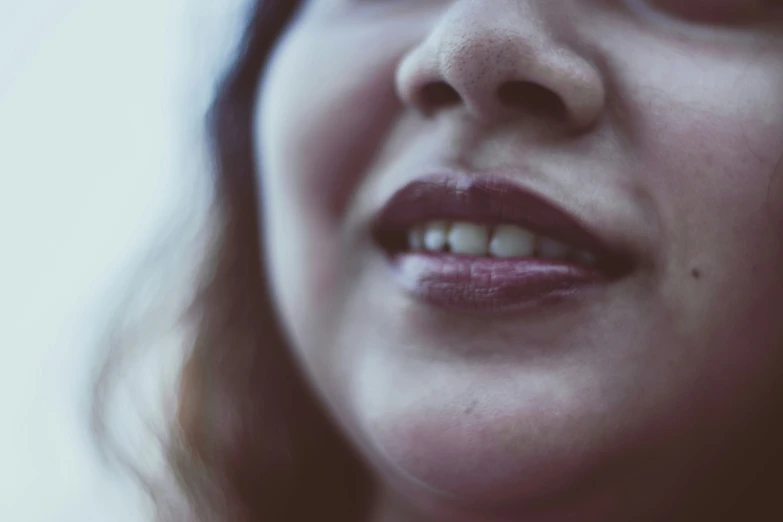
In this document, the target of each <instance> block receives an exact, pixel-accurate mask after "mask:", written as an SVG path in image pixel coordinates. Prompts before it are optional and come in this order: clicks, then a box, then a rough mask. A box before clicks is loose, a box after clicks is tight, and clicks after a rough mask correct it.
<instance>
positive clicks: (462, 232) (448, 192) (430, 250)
mask: <svg viewBox="0 0 783 522" xmlns="http://www.w3.org/2000/svg"><path fill="white" fill-rule="evenodd" d="M373 235H374V238H375V241H376V243H377V244H378V246H379V247H380V248H381V249H382V250H383V251H384V253H385V254H386V257H387V258H388V260H389V262H390V264H391V266H392V268H393V271H394V273H395V276H396V279H397V280H398V282H399V283H400V284H401V285H402V286H403V287H404V289H405V290H406V291H407V292H408V293H410V294H411V295H412V296H414V297H415V298H417V299H420V300H422V301H424V302H427V303H429V304H431V305H434V306H437V307H445V308H451V309H457V310H463V311H473V312H498V311H506V310H509V309H516V308H520V307H525V306H530V305H535V304H543V303H545V302H550V301H552V300H554V299H557V298H565V297H568V296H574V295H576V294H579V293H580V292H581V291H584V290H587V289H589V288H594V287H596V286H600V285H606V284H610V283H612V282H614V281H616V280H617V279H619V278H622V277H624V276H625V275H627V274H628V273H629V272H630V271H631V269H632V263H631V260H630V257H629V256H628V255H626V254H624V253H622V252H621V251H619V250H618V249H615V248H612V247H611V246H609V245H607V244H606V242H605V241H604V240H603V239H602V238H601V237H600V235H599V234H597V233H595V232H592V231H591V230H590V229H589V228H588V227H587V226H584V225H583V224H581V223H580V222H579V220H578V219H577V218H575V217H573V216H572V215H570V214H569V213H568V212H566V211H564V210H562V209H560V208H559V207H558V206H556V205H554V204H552V203H550V202H549V201H547V200H546V199H545V198H542V197H540V196H538V195H537V194H534V193H531V192H530V191H527V190H525V189H524V188H522V187H519V186H518V185H516V184H515V183H512V182H509V181H507V180H504V179H499V178H490V177H468V178H466V177H457V176H452V175H442V176H437V177H430V178H426V179H424V180H419V181H415V182H413V183H411V184H409V185H407V186H406V187H403V188H402V189H401V190H400V191H398V192H397V193H396V194H395V195H394V196H393V197H392V198H391V199H390V201H389V202H388V203H387V204H386V205H385V206H384V208H383V209H382V210H381V211H380V212H379V214H378V216H377V218H376V220H375V221H374V224H373Z"/></svg>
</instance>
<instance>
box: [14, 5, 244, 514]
mask: <svg viewBox="0 0 783 522" xmlns="http://www.w3.org/2000/svg"><path fill="white" fill-rule="evenodd" d="M247 8H248V1H247V0H133V1H131V0H0V356H2V359H0V360H1V361H2V362H1V363H0V520H2V521H8V522H72V521H73V522H76V521H79V522H85V521H86V522H103V521H112V522H123V521H132V522H136V521H142V520H149V512H148V511H146V509H145V504H144V502H143V497H142V495H141V492H140V489H139V488H138V487H136V486H135V484H134V483H133V481H132V480H130V479H129V478H127V477H126V476H124V475H123V474H122V473H119V472H118V471H117V469H116V468H113V467H111V466H110V467H106V466H104V463H103V462H102V461H101V459H100V458H99V454H98V452H97V451H96V449H95V443H94V441H93V439H92V437H91V429H90V408H91V399H92V396H91V394H92V388H91V386H92V380H93V378H94V375H95V368H96V366H97V365H98V364H99V363H100V361H101V360H102V358H103V356H104V352H105V349H106V347H105V330H106V327H107V323H108V322H110V321H113V320H115V316H114V314H115V311H116V309H117V305H118V303H120V302H122V300H123V299H124V293H125V292H127V290H128V285H131V286H133V285H134V284H135V283H134V281H139V280H143V276H141V279H139V277H140V275H139V274H140V268H141V267H142V266H151V264H154V263H155V262H156V259H158V258H157V257H156V256H157V255H158V254H152V255H151V254H150V246H151V245H153V244H154V245H157V248H160V247H161V246H162V247H164V248H163V249H164V250H165V247H166V246H167V244H168V243H169V242H170V243H171V244H172V245H173V244H175V243H176V242H177V241H178V240H179V239H180V237H179V234H181V233H183V232H182V230H183V228H182V227H183V226H184V227H185V228H187V227H188V224H189V223H190V224H192V223H193V222H194V220H193V216H197V215H199V213H202V214H203V209H204V208H205V207H206V201H208V196H209V194H208V192H209V191H208V184H207V183H205V180H206V171H207V170H208V168H207V167H208V164H207V160H206V154H205V150H204V143H203V138H204V137H203V135H202V129H201V127H200V125H201V118H202V117H203V113H204V110H205V108H206V106H207V104H208V101H209V99H210V97H211V95H212V92H213V89H214V86H215V81H216V79H217V78H218V77H219V75H220V72H221V71H222V70H223V69H224V68H225V67H226V66H227V65H228V60H229V58H230V55H231V53H232V52H233V49H234V45H235V42H236V40H237V39H238V37H239V33H240V28H241V26H242V23H243V21H244V19H245V14H246V10H247ZM191 228H193V227H191ZM172 248H173V247H172ZM159 257H160V258H161V259H162V258H164V257H166V256H164V255H162V254H160V255H159ZM169 257H170V256H169ZM172 259H178V260H179V261H177V262H181V261H182V258H181V256H180V257H176V256H174V257H173V258H172ZM150 260H152V263H150ZM143 270H144V269H142V270H141V272H143ZM164 279H165V277H164ZM157 284H158V283H154V282H153V283H152V287H151V288H152V289H153V291H154V290H160V291H162V292H164V293H165V290H164V289H163V287H162V286H161V285H158V286H155V285H157ZM158 298H159V296H158V297H156V296H154V295H153V296H152V297H150V296H148V297H147V301H146V302H147V303H148V304H149V303H150V302H152V303H155V302H156V299H158ZM142 324H143V323H142ZM142 329H143V326H142ZM175 344H176V343H175ZM164 348H165V343H162V344H160V345H156V346H155V348H154V350H153V352H152V354H151V355H152V357H151V358H150V359H149V361H150V362H149V364H152V367H154V368H155V369H156V370H160V372H159V373H160V374H167V373H168V374H171V375H173V374H174V370H173V368H175V367H176V365H175V364H173V363H172V361H176V358H172V357H168V360H169V362H168V363H164V360H166V357H165V356H164V355H163V353H162V352H163V351H164V350H163V349H164ZM164 376H165V375H164ZM143 377H144V378H141V379H136V380H135V381H134V382H133V384H132V385H131V386H130V387H129V388H128V390H130V391H128V392H127V393H126V395H127V397H126V403H125V406H122V407H119V408H115V410H114V414H115V416H116V418H115V419H114V420H115V421H117V423H116V426H119V428H118V429H117V431H118V433H119V436H120V438H122V439H123V444H125V445H126V446H127V447H129V448H130V451H131V452H132V453H133V454H135V455H139V456H140V457H139V459H140V460H144V459H147V461H148V462H147V463H148V464H151V465H154V464H155V463H156V462H157V460H156V459H159V455H158V454H157V453H156V452H157V448H156V445H155V440H154V439H152V438H150V437H149V436H148V434H147V435H145V433H146V432H145V430H144V428H143V427H141V428H140V427H138V426H135V425H136V424H139V423H138V422H137V420H138V419H137V417H138V415H136V413H137V412H136V411H135V410H134V408H135V407H136V406H138V405H139V404H140V403H144V402H145V401H146V404H147V405H152V404H156V403H157V399H159V398H160V395H156V393H157V392H156V391H155V389H156V386H158V385H159V380H160V379H158V377H160V375H158V374H155V375H153V373H149V372H147V373H145V374H144V376H143ZM145 393H146V394H147V395H146V396H145ZM158 413H160V412H158ZM134 426H135V427H134Z"/></svg>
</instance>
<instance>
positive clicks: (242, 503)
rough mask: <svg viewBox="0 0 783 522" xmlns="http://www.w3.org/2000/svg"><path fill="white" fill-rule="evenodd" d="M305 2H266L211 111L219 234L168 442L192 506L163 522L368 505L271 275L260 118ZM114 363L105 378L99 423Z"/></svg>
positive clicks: (346, 512)
mask: <svg viewBox="0 0 783 522" xmlns="http://www.w3.org/2000/svg"><path fill="white" fill-rule="evenodd" d="M298 4H299V2H298V1H292V0H259V1H258V2H257V3H256V5H255V7H254V8H253V10H252V16H251V18H250V23H249V26H248V28H247V30H246V33H245V35H244V37H243V39H242V42H241V46H240V49H239V52H238V55H237V58H236V61H235V62H234V64H233V66H232V67H231V69H230V70H229V72H228V74H227V75H226V77H225V78H224V80H223V82H222V84H221V86H220V89H219V92H218V95H217V97H216V98H215V100H214V101H213V104H212V107H211V109H210V111H209V114H208V115H207V122H206V123H207V125H208V130H209V134H210V137H211V146H212V154H213V157H214V162H215V167H216V168H215V180H214V181H215V187H214V193H215V200H214V203H213V204H214V214H213V216H214V219H215V223H214V225H215V226H216V230H217V232H216V235H215V238H214V242H213V243H212V246H211V247H210V252H209V255H208V257H207V259H206V262H205V264H204V266H203V268H202V271H201V274H202V275H201V276H200V284H199V288H198V291H197V294H196V297H195V299H194V301H193V303H192V304H191V306H190V307H189V309H188V310H187V312H186V315H185V318H186V321H191V322H193V323H194V325H195V336H194V342H193V346H192V352H191V353H190V356H189V358H188V360H187V362H186V364H185V366H184V367H183V369H182V373H181V382H180V387H179V401H178V402H179V403H178V406H177V415H176V417H177V419H176V420H175V421H174V422H173V425H172V433H171V434H168V435H169V436H167V437H166V439H168V440H167V442H166V444H167V445H168V448H167V451H166V453H167V455H168V461H169V465H170V469H171V471H172V472H173V477H172V480H173V481H176V483H177V484H178V486H179V489H180V490H181V491H182V493H184V497H185V499H186V506H181V507H180V508H172V507H171V506H168V507H166V508H165V509H159V510H158V518H159V519H166V520H177V521H181V520H188V521H190V520H210V521H221V522H229V521H230V522H241V521H248V522H249V521H253V522H259V521H264V522H283V521H299V520H301V521H305V520H307V521H308V522H309V521H310V520H314V519H316V518H318V519H323V518H324V517H326V518H327V519H328V520H340V521H341V522H351V521H358V520H360V519H361V518H364V516H365V515H366V512H367V508H368V506H369V497H370V493H371V485H370V480H369V476H368V475H367V472H366V470H365V469H364V467H363V466H362V464H361V463H360V462H359V460H358V459H357V457H356V456H355V454H354V453H353V452H352V450H351V449H350V448H349V447H348V445H347V444H346V443H345V441H344V440H343V439H342V438H341V435H340V434H339V432H338V430H337V429H335V426H334V425H333V423H332V422H331V421H330V419H329V418H328V417H327V415H326V414H325V412H324V411H323V410H322V407H321V405H320V404H319V402H318V400H317V399H316V397H315V396H314V394H313V392H312V390H310V389H309V387H308V384H307V382H306V380H305V379H304V378H303V376H302V375H301V373H300V371H299V369H298V368H297V366H296V364H295V361H294V359H293V357H292V355H291V354H290V353H289V350H288V349H287V348H286V346H285V345H286V342H285V337H284V334H283V333H282V332H281V330H280V327H279V325H278V321H277V318H276V317H275V308H274V305H273V303H272V302H271V298H270V293H269V289H268V286H267V282H266V281H265V270H264V265H263V263H264V256H263V255H262V251H261V248H262V245H263V238H262V234H263V227H262V226H261V224H260V223H259V215H260V212H259V211H258V200H259V197H258V196H259V193H260V192H259V186H258V183H257V176H258V175H259V172H258V171H257V168H256V165H255V164H254V161H253V147H252V143H253V136H252V120H253V113H254V111H255V105H256V97H257V94H256V92H257V88H258V83H259V80H260V77H261V75H262V72H263V68H264V65H265V63H266V61H267V59H268V57H269V56H270V54H271V52H272V50H273V48H274V45H275V43H276V41H277V40H278V39H279V37H280V36H281V35H282V33H283V31H284V30H285V28H286V26H287V24H288V23H289V22H290V20H291V18H292V17H293V16H294V15H295V13H296V10H297V7H298ZM112 360H113V361H114V365H115V366H116V360H117V354H113V355H112V357H110V361H112ZM111 366H112V364H109V365H107V366H105V367H104V368H103V371H102V375H101V378H100V379H99V385H98V391H97V395H96V397H98V398H99V400H98V401H97V403H96V404H97V407H96V408H95V414H96V418H95V419H94V420H95V422H96V426H97V427H100V426H101V424H102V423H103V422H105V419H104V418H103V417H104V416H105V415H106V412H105V411H104V408H102V407H101V406H102V404H103V403H104V402H105V401H103V400H101V399H102V398H103V396H104V395H105V394H106V393H108V388H107V385H108V384H109V383H108V381H110V380H111V379H108V375H110V374H111V373H112V372H111V371H110V368H111ZM99 431H101V430H99ZM104 442H105V441H104ZM131 465H132V463H131ZM142 482H143V483H144V484H145V486H146V487H147V488H148V490H149V491H150V493H152V494H153V497H155V496H156V489H157V487H156V486H153V485H152V484H151V483H150V481H149V480H147V479H144V478H142ZM158 507H161V508H162V506H158Z"/></svg>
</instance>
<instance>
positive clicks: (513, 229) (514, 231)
mask: <svg viewBox="0 0 783 522" xmlns="http://www.w3.org/2000/svg"><path fill="white" fill-rule="evenodd" d="M535 242H536V238H535V236H534V235H533V234H532V233H531V232H528V231H527V230H525V229H523V228H520V227H517V226H514V225H501V226H499V227H497V228H496V229H495V233H494V234H493V235H492V241H491V242H490V244H489V253H490V254H492V255H493V256H495V257H530V256H532V255H533V251H534V249H535V244H536V243H535Z"/></svg>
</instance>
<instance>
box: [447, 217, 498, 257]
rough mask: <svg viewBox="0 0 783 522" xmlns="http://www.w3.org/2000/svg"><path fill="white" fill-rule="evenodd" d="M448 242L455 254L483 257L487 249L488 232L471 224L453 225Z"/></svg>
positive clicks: (482, 227) (484, 228) (479, 226)
mask: <svg viewBox="0 0 783 522" xmlns="http://www.w3.org/2000/svg"><path fill="white" fill-rule="evenodd" d="M448 241H449V247H450V248H451V251H452V252H454V253H455V254H463V255H468V256H485V255H487V252H488V248H489V230H488V229H487V227H485V226H481V225H475V224H473V223H454V224H453V225H452V226H451V230H449V239H448Z"/></svg>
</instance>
